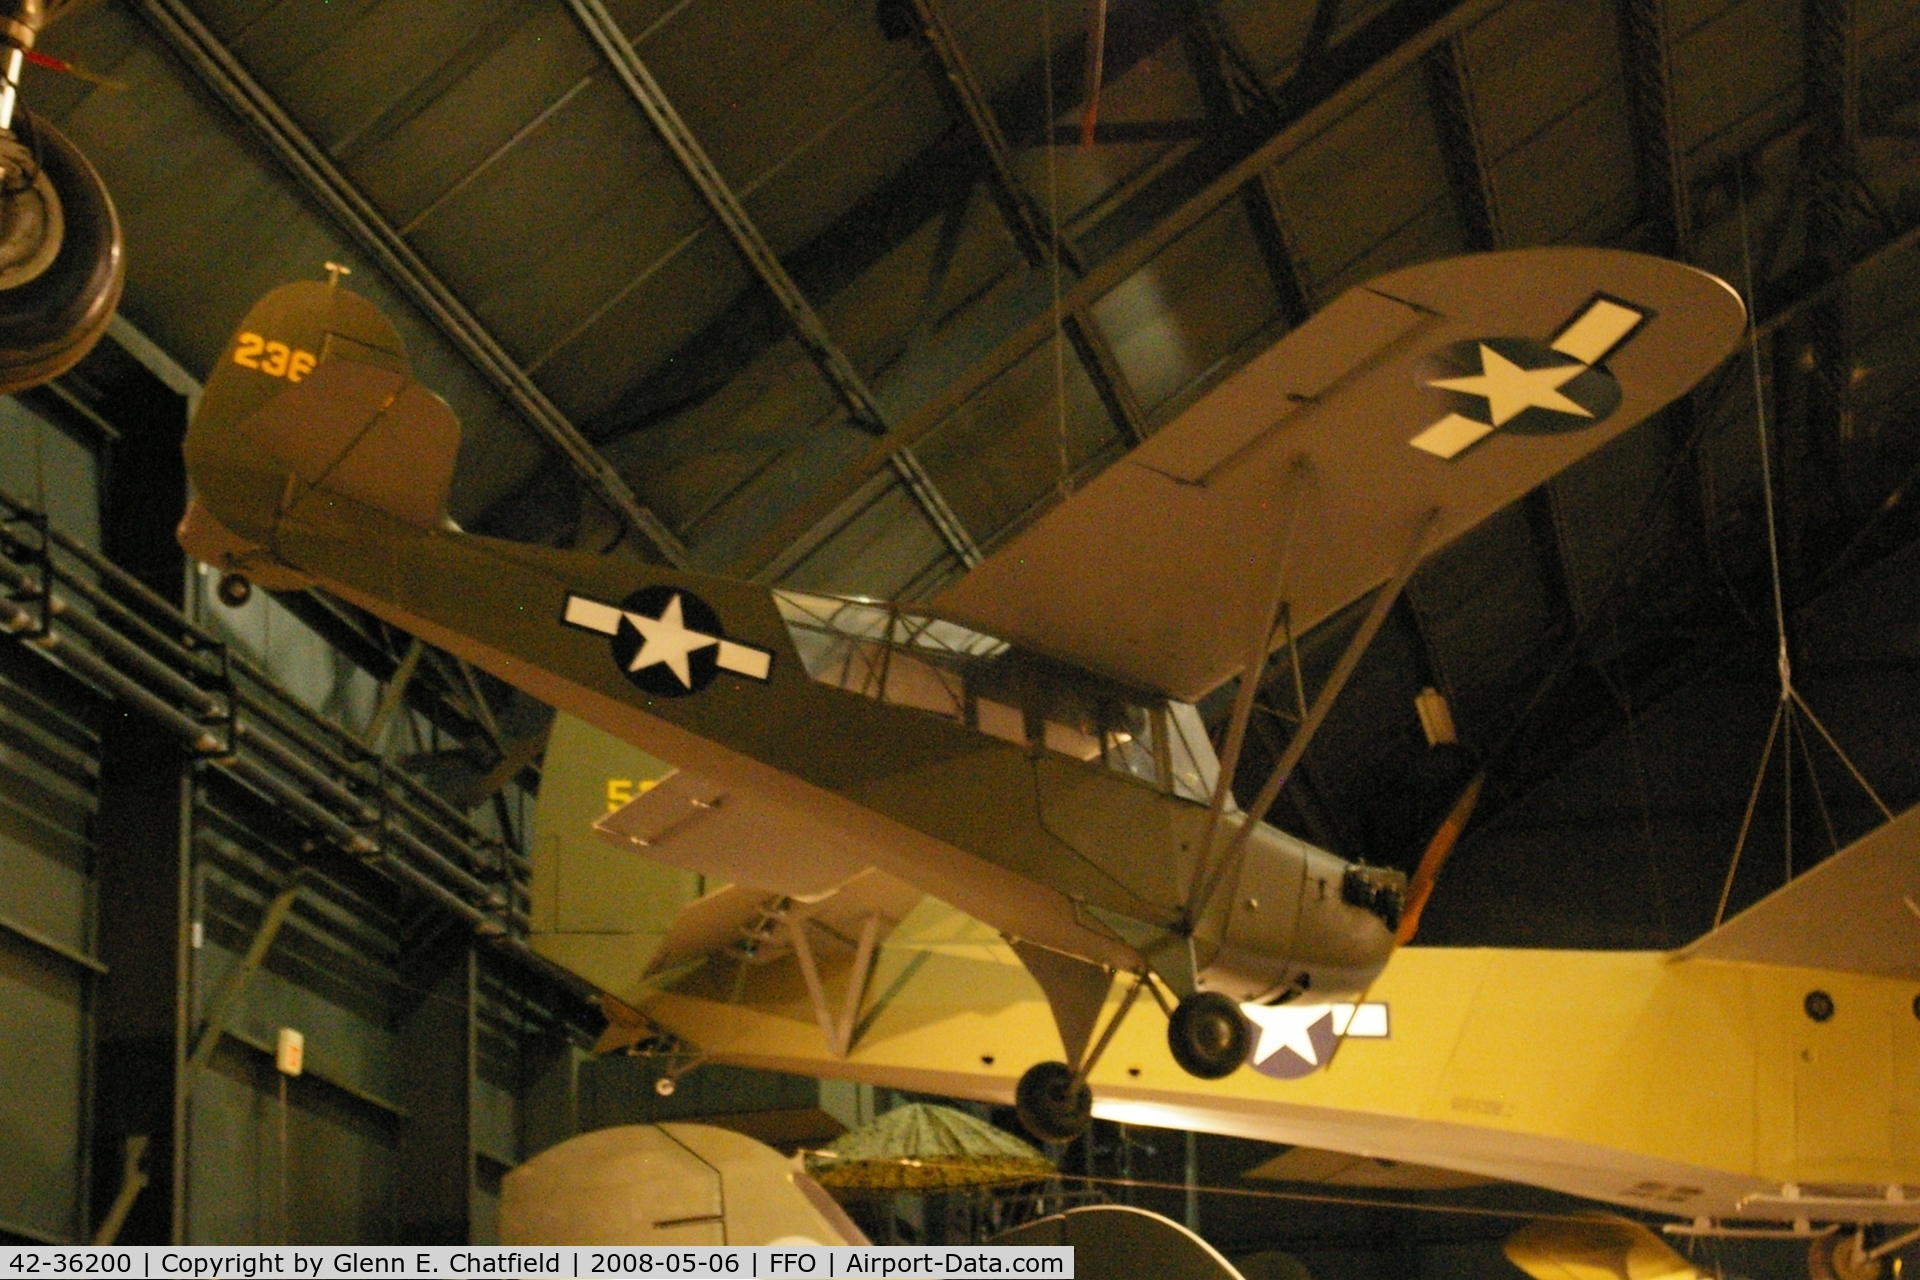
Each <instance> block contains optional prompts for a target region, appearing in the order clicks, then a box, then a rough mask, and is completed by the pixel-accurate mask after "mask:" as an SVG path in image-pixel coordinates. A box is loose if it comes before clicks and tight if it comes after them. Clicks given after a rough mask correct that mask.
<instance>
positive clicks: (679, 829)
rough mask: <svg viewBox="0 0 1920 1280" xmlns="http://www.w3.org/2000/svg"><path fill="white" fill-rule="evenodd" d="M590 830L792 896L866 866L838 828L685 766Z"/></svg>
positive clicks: (824, 888) (819, 889) (820, 890)
mask: <svg viewBox="0 0 1920 1280" xmlns="http://www.w3.org/2000/svg"><path fill="white" fill-rule="evenodd" d="M593 829H594V830H595V831H598V832H599V833H600V834H601V835H603V836H605V837H607V838H608V839H609V840H611V841H613V842H614V843H615V844H619V845H625V846H627V847H628V848H630V849H632V850H633V851H634V852H635V853H638V854H640V855H641V856H642V857H647V858H652V859H654V860H656V861H659V862H664V863H667V864H668V865H670V866H675V867H680V868H683V869H685V870H687V871H697V872H699V873H700V874H701V875H704V876H706V877H707V878H708V879H710V880H718V881H730V882H733V883H736V884H743V885H752V886H754V887H755V888H757V889H763V890H766V891H768V892H770V893H780V894H786V895H788V896H791V897H795V898H811V897H815V896H817V895H820V894H824V893H828V892H830V891H832V890H833V889H836V888H838V887H839V886H840V885H842V884H844V883H846V882H847V881H849V880H851V879H853V877H855V876H857V875H859V874H860V873H861V872H862V871H864V870H866V868H867V866H868V859H865V858H862V857H860V856H859V855H858V854H857V853H855V852H851V851H850V850H849V847H848V841H847V837H846V833H845V832H844V831H842V830H840V829H839V828H837V827H833V826H830V825H828V824H827V823H824V822H822V821H820V820H818V819H816V818H814V817H813V816H812V815H810V814H806V813H803V812H800V811H798V810H796V809H793V808H791V807H788V806H785V805H780V804H777V803H775V802H773V801H770V800H767V799H765V798H764V797H762V796H759V795H756V794H754V793H752V792H749V791H745V790H741V789H739V788H730V787H722V786H718V785H715V784H713V783H711V782H708V781H706V780H705V779H703V778H700V777H697V776H696V775H694V774H691V773H687V772H685V771H684V770H683V771H681V772H678V773H673V774H669V775H668V776H667V777H666V778H664V779H662V780H661V781H660V783H659V785H657V786H655V787H653V788H651V789H649V790H647V791H644V792H642V793H641V794H640V795H638V796H635V797H634V798H633V799H632V800H631V801H629V802H628V803H627V804H626V805H625V806H623V807H622V808H620V809H617V810H615V811H614V812H613V813H610V814H608V815H607V816H606V817H604V818H602V819H601V820H600V821H599V822H596V823H595V824H594V828H593Z"/></svg>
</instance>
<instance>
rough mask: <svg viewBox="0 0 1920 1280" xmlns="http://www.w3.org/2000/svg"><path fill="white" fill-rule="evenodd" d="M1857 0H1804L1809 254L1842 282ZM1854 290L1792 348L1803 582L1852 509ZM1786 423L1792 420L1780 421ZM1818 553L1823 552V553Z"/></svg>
mask: <svg viewBox="0 0 1920 1280" xmlns="http://www.w3.org/2000/svg"><path fill="white" fill-rule="evenodd" d="M1853 8H1854V6H1853V0H1805V7H1804V11H1803V13H1804V32H1805V49H1806V63H1805V75H1806V94H1807V123H1808V131H1807V136H1806V139H1805V140H1804V141H1803V142H1802V143H1801V148H1802V150H1801V172H1802V178H1803V182H1802V185H1803V187H1804V189H1805V191H1806V193H1807V220H1806V228H1807V232H1806V256H1807V260H1808V262H1809V263H1810V264H1811V265H1812V266H1813V267H1814V269H1815V270H1817V271H1818V272H1819V273H1820V274H1821V275H1823V276H1827V277H1829V278H1832V277H1839V276H1842V275H1843V273H1844V272H1845V270H1846V266H1847V259H1848V256H1849V255H1848V248H1849V245H1848V241H1849V239H1850V235H1851V231H1852V223H1853V218H1852V206H1853V203H1854V196H1855V184H1856V183H1857V182H1858V178H1857V177H1856V174H1857V168H1856V156H1857V153H1858V143H1859V133H1860V66H1859V52H1858V41H1857V39H1856V38H1855V32H1854V12H1853ZM1852 324H1853V305H1852V290H1851V289H1850V288H1849V287H1848V286H1847V285H1846V284H1845V283H1842V284H1841V285H1840V286H1839V287H1838V288H1837V289H1835V290H1833V292H1832V293H1831V294H1829V295H1828V296H1827V297H1826V298H1824V299H1823V300H1821V301H1820V302H1819V303H1818V304H1816V305H1814V306H1812V307H1810V308H1808V309H1807V311H1806V313H1805V315H1804V316H1803V318H1802V320H1801V323H1800V325H1799V326H1798V328H1799V330H1800V332H1799V334H1797V335H1795V336H1797V337H1799V338H1800V339H1801V341H1795V342H1789V344H1788V346H1789V347H1790V348H1792V349H1793V350H1792V353H1791V354H1792V355H1796V356H1797V355H1798V354H1799V351H1800V349H1801V348H1802V343H1804V350H1805V352H1806V354H1807V355H1809V356H1810V357H1811V360H1810V361H1809V362H1808V364H1806V365H1805V366H1803V368H1804V378H1803V379H1802V391H1803V394H1804V403H1805V417H1804V423H1805V429H1804V431H1803V432H1802V433H1801V436H1800V438H1799V439H1798V440H1792V439H1790V438H1789V437H1787V436H1785V435H1784V434H1783V436H1782V438H1781V439H1780V441H1779V451H1780V454H1781V458H1782V463H1783V465H1784V468H1785V470H1786V474H1785V475H1784V476H1783V477H1782V484H1781V497H1782V499H1783V505H1784V506H1785V507H1786V513H1785V514H1786V521H1785V524H1786V528H1785V529H1784V530H1783V532H1784V533H1785V535H1786V543H1787V548H1786V549H1787V553H1788V560H1789V563H1790V564H1792V565H1793V566H1794V568H1795V570H1796V572H1795V573H1794V575H1793V576H1794V577H1795V578H1796V579H1798V580H1800V581H1801V582H1802V583H1804V582H1805V580H1806V579H1807V578H1808V577H1809V575H1810V573H1811V572H1812V566H1813V564H1815V563H1816V562H1818V561H1820V560H1823V559H1826V558H1828V557H1827V555H1826V554H1825V549H1824V548H1822V547H1820V543H1821V541H1822V531H1823V530H1824V529H1830V528H1832V527H1833V525H1834V523H1835V522H1836V520H1839V519H1842V518H1844V517H1846V516H1848V515H1851V514H1852V512H1851V511H1850V510H1849V504H1848V502H1847V495H1846V484H1845V458H1844V454H1845V452H1846V450H1847V449H1848V441H1849V440H1850V439H1851V438H1852V435H1853V343H1852V333H1851V330H1852ZM1780 425H1781V426H1782V427H1783V428H1784V427H1785V426H1786V425H1787V424H1786V422H1785V420H1784V416H1783V415H1781V420H1780ZM1816 548H1819V549H1816Z"/></svg>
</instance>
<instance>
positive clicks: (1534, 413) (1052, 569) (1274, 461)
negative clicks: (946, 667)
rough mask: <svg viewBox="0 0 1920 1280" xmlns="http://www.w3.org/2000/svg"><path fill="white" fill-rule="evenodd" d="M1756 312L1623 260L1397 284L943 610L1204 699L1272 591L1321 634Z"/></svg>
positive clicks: (1513, 261) (1093, 493)
mask: <svg viewBox="0 0 1920 1280" xmlns="http://www.w3.org/2000/svg"><path fill="white" fill-rule="evenodd" d="M1744 319H1745V311H1744V309H1743V307H1742V306H1741V304H1740V300H1739V298H1738V297H1737V296H1736V295H1735V294H1734V292H1733V290H1732V289H1731V288H1729V287H1728V286H1727V285H1726V284H1725V283H1723V282H1722V281H1720V280H1719V279H1717V278H1715V277H1713V276H1710V275H1708V274H1706V273H1705V272H1702V271H1697V270H1695V269H1693V268H1691V267H1687V266H1683V265H1681V264H1680V263H1676V262H1669V261H1666V260H1664V259H1659V258H1651V257H1647V256H1644V255H1641V254H1634V253H1625V252H1620V251H1617V250H1611V249H1586V248H1580V249H1524V250H1517V251H1513V252H1508V253H1494V254H1481V255H1477V256H1470V257H1464V258H1452V259H1448V260H1446V261H1442V262H1433V263H1427V264H1425V265H1423V266H1418V267H1410V268H1407V269H1406V270H1403V271H1397V272H1394V273H1392V274H1390V275H1386V276H1383V277H1381V278H1379V279H1377V280H1374V281H1372V282H1371V283H1369V284H1367V285H1365V286H1362V287H1359V288H1355V289H1351V290H1349V291H1348V292H1346V293H1345V294H1343V295H1341V296H1340V297H1339V298H1337V299H1336V300H1335V301H1334V302H1333V303H1332V304H1330V305H1329V306H1327V307H1326V308H1325V309H1324V310H1322V311H1321V312H1320V313H1319V314H1317V315H1316V316H1314V317H1313V318H1312V319H1311V320H1309V321H1307V323H1306V324H1304V325H1302V326H1301V327H1300V328H1298V329H1296V330H1294V331H1293V332H1292V333H1290V334H1288V335H1287V336H1286V337H1285V338H1283V339H1281V340H1280V342H1279V343H1277V344H1276V345H1275V346H1274V347H1273V348H1271V349H1270V350H1268V351H1267V352H1266V353H1265V354H1263V355H1261V356H1259V357H1257V358H1256V359H1254V360H1253V361H1252V362H1251V363H1249V364H1248V365H1246V366H1245V367H1244V368H1242V369H1241V370H1239V371H1238V372H1237V373H1235V374H1234V375H1233V376H1231V377H1229V378H1228V379H1226V381H1224V382H1223V383H1221V384H1220V385H1219V386H1218V387H1217V388H1215V389H1214V390H1212V391H1211V392H1209V393H1207V394H1206V395H1205V396H1204V397H1202V398H1201V399H1200V400H1199V401H1198V402H1196V403H1195V404H1193V405H1192V406H1191V407H1190V408H1188V409H1187V410H1186V411H1185V412H1183V413H1182V414H1181V415H1180V416H1179V417H1177V418H1176V419H1174V421H1172V422H1171V423H1169V424H1168V425H1167V426H1165V427H1164V428H1162V429H1161V430H1160V431H1159V432H1158V433H1156V434H1155V435H1154V436H1153V437H1152V438H1151V439H1149V440H1148V441H1147V442H1146V443H1144V444H1142V445H1141V446H1140V447H1139V448H1137V449H1135V450H1134V451H1133V452H1132V453H1131V454H1129V455H1127V457H1126V458H1124V459H1123V460H1121V461H1120V462H1119V463H1117V464H1115V465H1114V466H1112V467H1110V468H1108V469H1107V470H1106V471H1105V472H1104V473H1103V474H1102V475H1101V476H1100V477H1099V478H1098V479H1096V480H1094V481H1093V482H1091V483H1090V484H1088V485H1087V487H1086V488H1084V489H1082V490H1081V491H1080V492H1078V493H1076V494H1074V495H1073V496H1072V497H1070V498H1068V499H1067V500H1066V501H1065V502H1062V503H1061V504H1060V505H1059V506H1057V507H1055V508H1054V509H1053V510H1052V511H1050V512H1049V513H1048V514H1047V515H1045V516H1044V517H1042V518H1041V519H1040V520H1039V521H1038V522H1036V523H1035V524H1034V525H1033V526H1032V527H1030V528H1029V529H1027V530H1026V531H1025V532H1023V533H1021V534H1020V535H1018V536H1017V537H1015V538H1014V539H1012V540H1011V541H1010V542H1008V543H1007V544H1006V545H1004V546H1003V547H1001V548H1000V549H999V550H998V551H996V552H995V553H994V554H993V555H992V556H990V557H989V558H988V559H987V560H986V561H985V562H984V563H983V564H981V565H979V566H978V567H976V568H975V569H974V570H973V571H972V572H971V573H969V574H968V575H967V576H966V577H965V578H963V579H961V580H960V581H959V582H958V583H956V584H954V585H953V586H951V587H949V588H948V589H947V590H946V591H945V592H943V593H942V594H941V595H940V596H938V597H937V598H936V599H935V601H934V609H935V611H936V612H938V613H941V614H943V615H944V616H947V617H951V618H953V619H954V620H956V621H959V622H963V623H966V624H968V625H970V626H975V627H978V628H980V629H981V630H983V631H986V632H988V633H990V634H993V635H996V636H999V637H1001V638H1002V639H1005V640H1009V641H1012V642H1013V643H1015V644H1018V645H1022V646H1025V647H1028V648H1031V649H1034V650H1036V651H1039V652H1043V653H1051V654H1053V655H1054V656H1056V657H1059V658H1064V659H1068V660H1070V661H1074V662H1077V663H1079V664H1081V665H1083V666H1086V667H1088V668H1090V669H1092V670H1095V671H1099V672H1103V673H1105V674H1106V675H1109V676H1112V677H1114V678H1116V679H1120V680H1123V681H1126V682H1127V683H1129V684H1132V685H1134V686H1136V687H1138V688H1143V689H1150V690H1153V691H1155V692H1159V693H1165V694H1167V695H1170V696H1172V697H1175V698H1178V699H1181V700H1185V701H1193V700H1195V699H1197V698H1198V697H1200V696H1201V695H1203V694H1205V693H1207V692H1208V691H1209V690H1211V689H1213V688H1215V687H1217V686H1218V685H1220V684H1222V683H1223V682H1225V681H1226V680H1227V679H1228V678H1229V677H1231V676H1232V675H1233V674H1234V673H1235V672H1237V671H1238V670H1239V669H1240V667H1241V666H1242V665H1244V663H1245V660H1246V654H1245V648H1246V640H1245V636H1246V633H1247V623H1246V621H1245V620H1246V619H1249V618H1252V617H1253V616H1254V615H1255V612H1256V611H1257V610H1259V609H1261V608H1262V601H1263V600H1264V599H1267V598H1270V597H1269V592H1270V591H1271V589H1272V583H1273V582H1274V581H1275V580H1276V579H1277V578H1279V579H1283V580H1284V583H1285V589H1284V592H1283V594H1282V597H1281V598H1282V599H1284V600H1285V601H1286V602H1287V604H1288V606H1289V613H1290V617H1291V619H1292V623H1293V625H1294V626H1295V627H1296V628H1305V627H1308V626H1311V625H1313V624H1314V623H1315V622H1318V621H1320V620H1321V619H1323V618H1325V617H1327V616H1328V615H1330V614H1332V613H1334V612H1335V611H1337V610H1338V609H1340V608H1341V607H1342V606H1344V605H1347V604H1349V603H1351V602H1352V601H1354V600H1356V599H1358V598H1359V597H1361V596H1363V595H1365V594H1366V593H1367V592H1368V591H1369V590H1371V589H1372V588H1374V587H1376V586H1378V585H1379V584H1380V583H1382V582H1384V581H1386V580H1388V579H1389V578H1390V577H1391V576H1392V574H1393V570H1394V566H1395V565H1396V564H1397V563H1398V562H1399V560H1400V559H1401V557H1402V555H1403V554H1404V553H1405V548H1406V546H1407V544H1408V543H1409V541H1410V540H1411V539H1412V538H1413V537H1414V536H1415V531H1416V529H1418V528H1419V527H1421V525H1422V524H1423V522H1424V520H1425V518H1426V517H1427V515H1428V513H1429V512H1432V511H1435V510H1438V512H1439V513H1440V515H1439V527H1438V528H1437V529H1436V530H1434V531H1432V532H1431V533H1429V534H1428V536H1427V539H1426V542H1425V549H1426V550H1427V551H1431V550H1432V549H1433V548H1434V547H1436V546H1438V545H1440V544H1441V543H1442V542H1444V541H1446V540H1448V539H1451V538H1453V537H1456V536H1458V535H1459V534H1461V533H1462V532H1464V531H1465V530H1467V529H1469V528H1471V527H1472V526H1474V525H1475V524H1477V523H1479V522H1480V521H1481V520H1484V519H1485V518H1486V517H1487V516H1489V515H1491V514H1493V512H1495V511H1497V510H1498V509H1499V508H1501V507H1503V506H1505V505H1506V504H1507V503H1509V502H1512V501H1513V500H1514V499H1516V498H1518V497H1520V496H1521V495H1522V494H1524V493H1525V492H1527V491H1528V490H1529V489H1532V488H1534V487H1535V486H1536V485H1539V484H1541V483H1542V482H1544V481H1545V480H1547V479H1548V478H1549V477H1551V476H1553V475H1554V474H1555V473H1557V472H1559V471H1561V470H1563V469H1564V468H1566V467H1568V466H1570V465H1571V464H1572V463H1574V462H1576V461H1578V460H1579V459H1580V458H1582V457H1585V456H1586V455H1587V454H1589V453H1592V452H1593V451H1594V450H1596V449H1598V448H1599V447H1600V446H1602V445H1604V444H1606V443H1607V442H1608V441H1609V440H1611V439H1613V438H1614V437H1615V436H1617V435H1619V434H1620V433H1621V432H1623V431H1625V430H1626V429H1627V428H1629V427H1631V426H1633V425H1634V424H1635V423H1637V422H1639V421H1640V420H1641V419H1642V418H1645V417H1646V416H1647V415H1648V414H1650V413H1653V412H1654V411H1656V410H1658V409H1660V408H1661V407H1662V406H1664V405H1666V404H1667V403H1668V402H1669V401H1671V400H1673V399H1674V398H1675V397H1677V396H1679V395H1680V394H1681V393H1683V392H1685V391H1686V390H1687V389H1689V388H1690V387H1692V386H1693V385H1694V384H1695V383H1696V382H1698V381H1699V380H1700V378H1702V377H1703V376H1705V375H1706V374H1707V373H1708V372H1709V371H1710V370H1711V369H1712V368H1713V367H1714V366H1715V365H1717V364H1719V363H1720V362H1721V361H1722V360H1723V359H1725V358H1726V356H1727V355H1728V354H1729V353H1730V352H1731V351H1732V350H1733V349H1734V347H1735V345H1736V344H1737V343H1738V341H1739V338H1740V334H1741V331H1742V325H1743V322H1744ZM1288 528H1292V529H1294V530H1295V533H1294V534H1293V537H1292V543H1291V547H1290V548H1288V549H1286V550H1285V551H1282V550H1281V547H1282V544H1283V543H1284V542H1285V541H1286V532H1285V531H1286V530H1287V529H1288ZM1281 557H1284V562H1285V563H1284V573H1282V572H1281V569H1282V566H1281V565H1280V564H1279V563H1278V560H1279V559H1280V558H1281Z"/></svg>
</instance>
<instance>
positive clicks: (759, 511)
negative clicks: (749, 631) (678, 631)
mask: <svg viewBox="0 0 1920 1280" xmlns="http://www.w3.org/2000/svg"><path fill="white" fill-rule="evenodd" d="M808 434H809V438H808V439H807V440H805V441H804V442H802V443H801V444H799V445H796V446H795V447H793V448H788V449H782V450H778V451H770V452H768V453H766V454H765V455H763V458H764V461H763V463H762V465H761V466H760V467H759V469H758V470H757V471H755V472H753V473H752V474H751V475H746V476H745V477H744V479H743V480H742V481H741V483H739V484H738V485H736V486H735V487H734V489H733V490H732V491H730V492H728V493H726V494H725V495H724V496H723V497H721V498H720V499H719V500H718V501H717V502H715V503H714V504H713V505H712V506H710V507H709V508H708V509H707V510H706V511H704V512H702V513H701V514H700V515H699V517H698V518H697V519H695V520H694V522H693V523H692V524H690V525H689V526H688V527H687V529H686V536H687V538H688V539H689V541H690V542H691V544H692V547H693V556H694V560H695V562H696V563H698V564H701V565H704V566H707V567H709V568H711V569H714V570H716V571H724V570H726V569H728V568H729V567H730V566H731V565H732V564H733V562H734V561H735V560H736V559H737V558H738V557H739V556H740V555H741V554H742V553H743V552H744V551H745V550H746V549H747V548H748V547H749V546H751V545H752V544H753V543H754V542H755V541H756V540H758V539H759V538H761V537H764V536H765V535H766V534H767V533H768V532H769V531H770V530H772V529H773V527H774V526H775V525H777V524H778V523H779V522H780V521H781V519H782V518H784V517H785V516H786V514H787V513H788V512H789V511H791V510H792V509H793V507H794V505H795V504H796V503H797V502H799V501H801V500H802V498H804V496H805V495H806V494H808V493H811V492H813V491H814V490H815V489H817V488H818V487H819V486H821V485H824V484H826V483H827V482H828V481H829V480H831V479H832V478H833V477H834V476H835V475H837V474H838V473H839V472H840V471H841V470H842V469H843V468H845V467H849V466H851V465H853V464H854V463H855V462H857V461H858V460H859V459H860V458H861V456H862V455H864V454H865V453H866V451H867V449H868V448H869V447H870V446H871V445H872V444H873V438H872V437H871V436H869V435H867V434H866V433H865V432H862V431H856V430H854V429H853V428H852V427H849V426H848V425H847V423H846V415H845V414H844V413H841V412H839V411H838V410H835V411H834V412H832V413H830V414H829V415H828V416H827V417H826V418H823V419H822V420H820V421H819V422H817V423H814V424H812V428H811V430H810V432H809V433H808Z"/></svg>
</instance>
